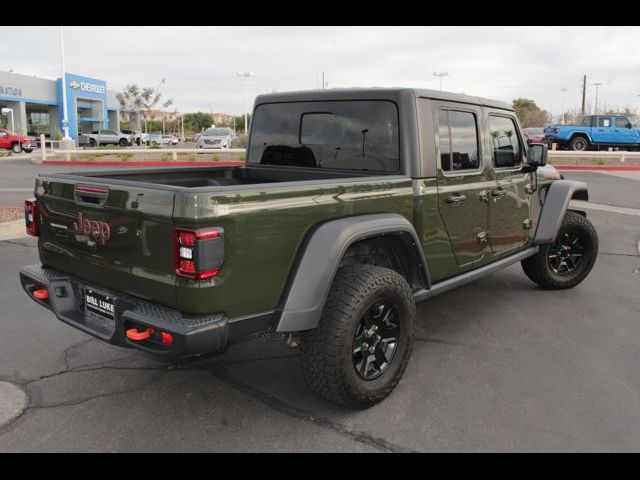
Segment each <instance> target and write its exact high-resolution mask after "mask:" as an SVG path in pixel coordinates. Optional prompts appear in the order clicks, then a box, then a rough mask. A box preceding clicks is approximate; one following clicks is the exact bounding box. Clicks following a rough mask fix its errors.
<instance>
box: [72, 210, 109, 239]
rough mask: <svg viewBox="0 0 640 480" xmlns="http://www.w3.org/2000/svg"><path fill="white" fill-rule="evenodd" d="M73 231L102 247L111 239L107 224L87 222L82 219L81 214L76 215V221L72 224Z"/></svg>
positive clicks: (87, 220)
mask: <svg viewBox="0 0 640 480" xmlns="http://www.w3.org/2000/svg"><path fill="white" fill-rule="evenodd" d="M73 230H74V231H75V232H76V233H77V234H80V235H86V236H87V237H89V238H91V239H93V240H96V241H99V242H100V243H102V245H106V244H107V242H108V241H109V239H110V238H111V227H109V224H108V223H107V222H99V221H97V220H89V219H88V218H84V217H83V215H82V212H79V213H78V221H77V222H73Z"/></svg>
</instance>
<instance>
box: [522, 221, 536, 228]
mask: <svg viewBox="0 0 640 480" xmlns="http://www.w3.org/2000/svg"><path fill="white" fill-rule="evenodd" d="M522 228H524V229H525V230H531V229H532V228H533V224H532V223H531V220H530V219H528V218H527V219H525V221H524V222H522Z"/></svg>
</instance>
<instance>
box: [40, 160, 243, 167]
mask: <svg viewBox="0 0 640 480" xmlns="http://www.w3.org/2000/svg"><path fill="white" fill-rule="evenodd" d="M39 163H41V164H42V165H80V166H83V167H89V166H96V167H167V166H169V167H242V166H244V162H242V161H239V160H229V161H217V162H213V161H212V162H202V161H195V162H190V161H178V162H173V161H167V162H161V161H149V162H145V161H133V162H122V161H95V162H92V161H87V160H45V161H43V162H39Z"/></svg>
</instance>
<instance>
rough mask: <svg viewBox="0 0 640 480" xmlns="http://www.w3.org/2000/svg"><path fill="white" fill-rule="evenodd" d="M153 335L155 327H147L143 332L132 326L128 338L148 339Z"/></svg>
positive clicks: (137, 340)
mask: <svg viewBox="0 0 640 480" xmlns="http://www.w3.org/2000/svg"><path fill="white" fill-rule="evenodd" d="M151 335H153V328H147V329H146V330H143V331H142V332H139V331H138V329H137V328H130V329H129V330H127V338H128V339H129V340H133V341H134V342H141V341H143V340H148V339H149V338H150V337H151Z"/></svg>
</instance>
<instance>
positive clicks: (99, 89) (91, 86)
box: [69, 80, 106, 95]
mask: <svg viewBox="0 0 640 480" xmlns="http://www.w3.org/2000/svg"><path fill="white" fill-rule="evenodd" d="M69 86H70V87H71V88H73V89H74V90H78V89H80V90H81V91H83V92H89V93H98V94H100V95H104V93H105V91H106V89H105V87H104V85H98V84H96V83H88V82H79V81H77V80H73V81H72V82H71V83H70V84H69Z"/></svg>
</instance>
